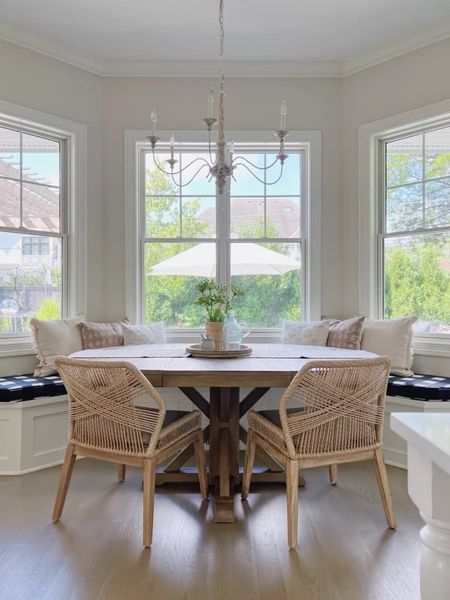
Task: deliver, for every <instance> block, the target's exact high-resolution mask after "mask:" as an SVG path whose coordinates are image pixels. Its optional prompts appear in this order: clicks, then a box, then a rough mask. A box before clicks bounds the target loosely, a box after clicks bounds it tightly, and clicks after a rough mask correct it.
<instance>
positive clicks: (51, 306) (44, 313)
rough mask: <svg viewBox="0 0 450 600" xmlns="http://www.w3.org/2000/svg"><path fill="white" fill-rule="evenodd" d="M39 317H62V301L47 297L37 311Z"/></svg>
mask: <svg viewBox="0 0 450 600" xmlns="http://www.w3.org/2000/svg"><path fill="white" fill-rule="evenodd" d="M36 318H38V319H44V320H46V319H60V318H61V302H60V301H59V300H55V299H54V298H45V299H44V300H43V301H42V302H41V305H40V306H39V309H38V311H37V313H36Z"/></svg>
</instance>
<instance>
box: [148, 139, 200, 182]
mask: <svg viewBox="0 0 450 600" xmlns="http://www.w3.org/2000/svg"><path fill="white" fill-rule="evenodd" d="M152 152H153V162H154V163H155V165H156V166H157V167H158V169H159V170H160V171H162V172H163V173H165V174H166V175H180V174H181V173H183V172H184V171H185V170H186V169H188V168H189V167H190V166H192V165H193V164H194V163H196V162H197V161H202V162H203V163H204V164H203V165H202V167H204V166H205V165H206V166H208V167H209V168H211V165H210V164H209V162H208V161H207V160H206V158H203V157H202V156H198V157H197V158H194V160H191V162H190V163H189V164H187V165H186V166H185V167H183V168H182V169H179V170H178V171H172V170H171V171H166V170H165V169H164V168H163V167H161V165H159V164H158V161H157V160H156V156H155V149H154V148H153V150H152ZM177 185H178V184H177ZM178 187H180V186H178Z"/></svg>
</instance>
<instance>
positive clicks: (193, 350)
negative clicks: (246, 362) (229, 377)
mask: <svg viewBox="0 0 450 600" xmlns="http://www.w3.org/2000/svg"><path fill="white" fill-rule="evenodd" d="M186 352H187V353H188V354H191V355H192V356H195V357H197V358H240V357H243V356H250V354H251V353H252V348H251V346H246V345H245V344H240V345H239V348H230V349H228V350H205V348H201V347H200V344H192V346H188V347H187V348H186Z"/></svg>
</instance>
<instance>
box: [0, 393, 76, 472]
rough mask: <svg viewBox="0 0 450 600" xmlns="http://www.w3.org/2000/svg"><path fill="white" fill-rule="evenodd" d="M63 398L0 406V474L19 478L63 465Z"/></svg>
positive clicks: (65, 420)
mask: <svg viewBox="0 0 450 600" xmlns="http://www.w3.org/2000/svg"><path fill="white" fill-rule="evenodd" d="M67 412H68V409H67V396H66V395H64V396H55V397H47V398H35V399H34V400H26V401H25V402H4V403H0V475H23V474H24V473H30V472H31V471H37V470H39V469H45V468H47V467H53V466H55V465H59V464H61V463H62V462H63V459H64V452H65V449H66V446H67V420H68V419H67Z"/></svg>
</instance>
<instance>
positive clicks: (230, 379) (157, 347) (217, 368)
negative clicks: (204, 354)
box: [71, 344, 376, 387]
mask: <svg viewBox="0 0 450 600" xmlns="http://www.w3.org/2000/svg"><path fill="white" fill-rule="evenodd" d="M251 347H252V350H253V352H252V354H251V356H248V357H242V358H226V359H224V358H197V357H195V358H194V357H192V356H190V355H189V354H188V353H187V352H186V344H142V345H133V346H115V347H111V348H96V349H89V350H82V351H80V352H75V353H74V354H72V355H71V357H72V358H85V359H96V360H107V361H113V360H116V361H126V362H129V363H131V364H133V365H135V366H136V367H137V368H138V369H139V370H140V371H142V372H143V373H144V375H145V376H146V377H147V378H148V379H149V381H150V382H151V383H152V384H153V385H155V386H158V387H192V386H202V387H286V386H287V385H289V383H290V381H291V380H292V379H293V377H294V376H295V375H296V374H297V372H298V371H299V369H300V368H301V367H302V366H303V365H304V364H305V363H306V362H307V361H308V360H311V359H324V360H326V359H333V360H343V359H345V360H351V359H364V358H373V357H375V356H376V355H375V354H372V353H371V352H366V351H363V350H348V349H344V348H329V347H324V346H302V345H295V344H252V345H251Z"/></svg>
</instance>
